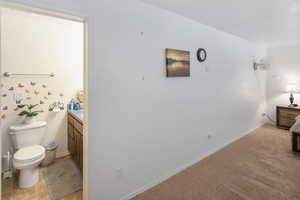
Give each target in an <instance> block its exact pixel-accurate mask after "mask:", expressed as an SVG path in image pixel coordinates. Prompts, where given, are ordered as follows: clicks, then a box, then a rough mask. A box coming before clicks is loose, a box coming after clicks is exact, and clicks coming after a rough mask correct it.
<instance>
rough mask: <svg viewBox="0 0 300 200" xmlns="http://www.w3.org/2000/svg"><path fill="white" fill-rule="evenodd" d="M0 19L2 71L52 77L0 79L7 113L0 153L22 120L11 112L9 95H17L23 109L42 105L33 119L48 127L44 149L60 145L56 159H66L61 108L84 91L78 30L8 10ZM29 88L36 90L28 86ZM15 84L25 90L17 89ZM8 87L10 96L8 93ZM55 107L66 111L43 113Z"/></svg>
mask: <svg viewBox="0 0 300 200" xmlns="http://www.w3.org/2000/svg"><path fill="white" fill-rule="evenodd" d="M1 13H2V17H1V19H2V21H1V37H2V38H1V44H2V54H1V57H2V63H1V64H2V69H1V71H3V72H5V71H8V72H12V73H33V74H35V73H38V74H41V73H55V75H56V76H55V77H54V78H49V77H30V76H20V77H11V78H3V79H2V84H3V87H2V94H6V95H7V96H6V97H3V98H2V100H3V101H2V108H3V107H6V106H7V107H8V110H3V109H2V115H1V116H3V115H5V116H6V117H5V118H3V119H2V125H1V130H2V152H3V153H5V152H7V151H9V150H11V139H10V137H9V135H8V128H9V126H10V125H12V124H15V123H20V122H21V120H22V118H21V117H19V116H18V115H17V114H18V113H19V112H20V111H15V110H14V109H15V108H16V102H15V98H14V95H15V94H17V95H21V97H20V98H22V99H23V101H22V103H28V104H40V103H43V104H41V105H39V106H38V108H37V109H38V110H40V109H42V110H44V111H45V112H44V113H42V114H40V115H39V116H38V117H37V118H38V120H46V121H47V123H48V124H47V126H48V129H47V132H46V137H45V140H44V143H45V144H46V143H49V142H51V141H56V142H57V143H58V144H59V148H58V150H57V154H58V156H63V155H66V154H68V150H67V118H66V108H67V106H66V104H67V103H68V102H69V101H70V99H71V98H73V97H75V95H76V93H77V91H78V90H80V89H82V85H83V24H82V23H79V22H72V21H67V20H62V19H58V18H53V17H47V16H42V15H36V14H30V13H26V12H21V11H16V10H12V9H2V10H1ZM31 82H33V83H36V85H35V86H33V85H31ZM19 83H21V85H24V87H23V88H20V87H18V85H19ZM42 85H45V86H46V88H44V87H43V86H42ZM11 87H13V88H14V90H13V91H10V90H9V88H11ZM26 90H27V92H26ZM35 91H36V93H35ZM48 92H50V93H51V95H49V94H48ZM60 94H63V95H64V96H62V97H61V96H60ZM28 97H29V98H31V99H27V98H28ZM40 101H42V102H40ZM54 101H61V102H63V103H64V104H65V110H64V111H61V112H60V113H53V112H48V108H49V105H50V104H51V103H53V102H54Z"/></svg>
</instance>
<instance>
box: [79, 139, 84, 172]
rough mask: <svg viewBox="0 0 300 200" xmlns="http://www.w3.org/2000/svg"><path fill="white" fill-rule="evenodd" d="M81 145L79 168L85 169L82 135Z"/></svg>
mask: <svg viewBox="0 0 300 200" xmlns="http://www.w3.org/2000/svg"><path fill="white" fill-rule="evenodd" d="M79 143H80V145H79V167H80V169H81V170H82V169H83V137H82V135H81V134H80V142H79Z"/></svg>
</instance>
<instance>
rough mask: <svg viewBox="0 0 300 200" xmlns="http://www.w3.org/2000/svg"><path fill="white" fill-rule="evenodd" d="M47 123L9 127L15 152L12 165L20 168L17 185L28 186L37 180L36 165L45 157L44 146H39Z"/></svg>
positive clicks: (37, 171) (40, 122)
mask: <svg viewBox="0 0 300 200" xmlns="http://www.w3.org/2000/svg"><path fill="white" fill-rule="evenodd" d="M46 125H47V123H46V122H44V121H39V122H33V123H31V124H19V125H14V126H11V127H10V128H9V134H10V135H11V137H12V141H13V144H14V147H15V150H16V152H15V153H14V156H13V166H14V168H15V169H17V170H20V177H19V187H20V188H29V187H32V186H34V185H35V184H36V183H37V182H38V180H39V170H38V166H39V165H40V163H41V162H42V161H43V160H44V158H45V148H44V147H43V146H41V142H42V139H43V137H44V135H45V131H46Z"/></svg>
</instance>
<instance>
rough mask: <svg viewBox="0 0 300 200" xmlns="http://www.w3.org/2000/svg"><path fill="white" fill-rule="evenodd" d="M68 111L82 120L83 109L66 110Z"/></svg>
mask: <svg viewBox="0 0 300 200" xmlns="http://www.w3.org/2000/svg"><path fill="white" fill-rule="evenodd" d="M68 112H69V113H70V114H72V115H73V116H74V117H76V118H77V119H78V120H80V121H82V122H83V110H68Z"/></svg>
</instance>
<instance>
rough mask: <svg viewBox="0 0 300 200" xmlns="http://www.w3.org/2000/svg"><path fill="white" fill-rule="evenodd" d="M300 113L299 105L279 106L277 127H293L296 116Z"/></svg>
mask: <svg viewBox="0 0 300 200" xmlns="http://www.w3.org/2000/svg"><path fill="white" fill-rule="evenodd" d="M298 115H300V108H299V107H288V106H277V127H279V128H283V129H289V128H291V127H292V126H293V125H294V123H295V122H296V120H295V118H296V117H297V116H298Z"/></svg>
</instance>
